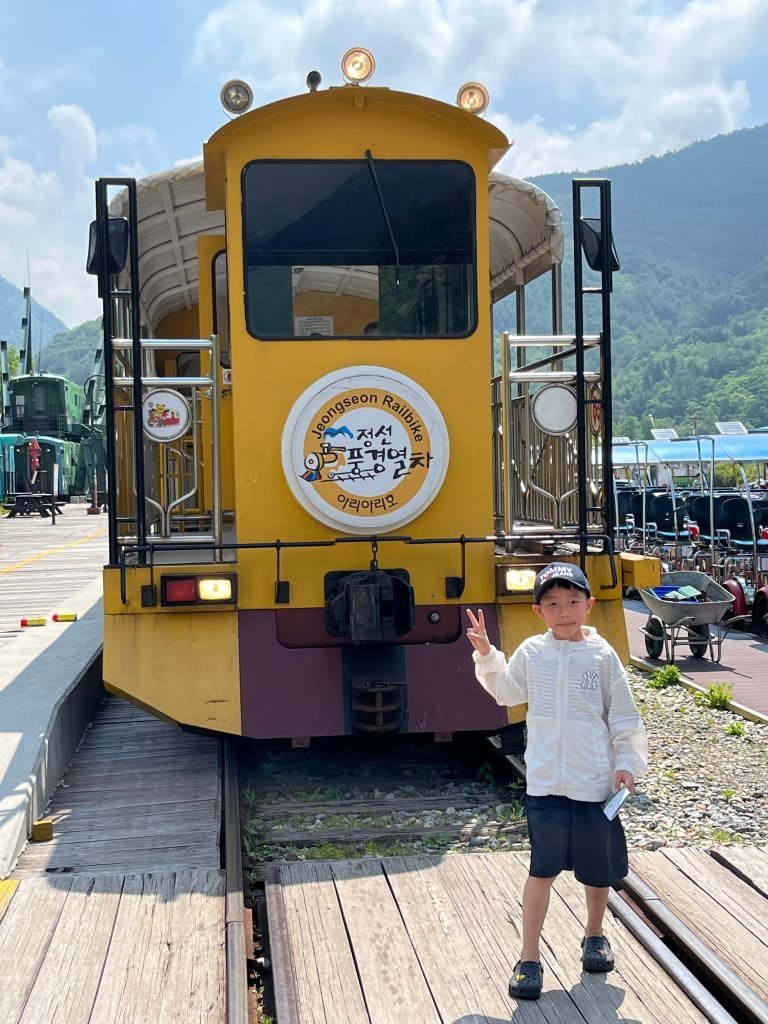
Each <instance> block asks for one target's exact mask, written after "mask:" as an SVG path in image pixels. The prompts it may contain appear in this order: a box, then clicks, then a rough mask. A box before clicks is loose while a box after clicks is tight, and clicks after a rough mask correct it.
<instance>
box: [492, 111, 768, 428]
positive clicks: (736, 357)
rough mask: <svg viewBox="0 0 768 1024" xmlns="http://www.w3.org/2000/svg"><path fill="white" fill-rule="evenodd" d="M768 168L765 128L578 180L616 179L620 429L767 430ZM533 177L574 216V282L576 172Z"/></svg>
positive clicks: (567, 270)
mask: <svg viewBox="0 0 768 1024" xmlns="http://www.w3.org/2000/svg"><path fill="white" fill-rule="evenodd" d="M767 168H768V126H762V127H760V128H754V129H748V130H743V131H738V132H733V133H732V134H730V135H724V136H719V137H718V138H716V139H712V140H710V141H708V142H700V143H696V144H695V145H693V146H689V147H688V148H686V149H684V150H681V151H680V152H679V153H672V154H668V155H667V156H664V157H659V158H652V159H649V160H644V161H642V162H641V163H637V164H631V165H626V166H621V167H611V168H608V169H605V170H597V171H591V172H589V173H588V174H584V175H581V176H582V177H590V178H591V177H602V176H605V177H608V178H610V179H611V181H612V207H613V226H614V239H615V243H616V247H617V250H618V254H619V258H620V260H621V271H620V272H619V273H617V274H616V275H614V292H613V317H612V321H613V338H614V345H613V366H614V408H615V424H614V426H615V429H616V432H617V433H621V434H629V435H632V436H635V437H637V436H642V435H645V436H647V423H646V424H645V427H646V429H641V424H640V423H639V422H638V421H639V420H640V419H641V418H642V417H643V416H646V415H648V414H650V415H652V416H653V417H654V419H655V422H656V425H657V426H658V425H661V424H663V425H669V426H675V427H677V428H678V431H679V432H682V431H695V432H701V431H705V430H713V429H714V421H715V420H717V419H726V420H728V419H740V420H743V421H744V423H746V424H747V425H748V426H750V427H757V426H763V425H764V424H766V423H768V409H766V395H768V344H766V343H767V342H768V204H766V202H765V181H766V169H767ZM535 180H536V184H538V185H539V186H540V187H541V188H543V189H544V190H545V191H546V192H548V193H549V194H550V195H551V196H552V198H553V199H554V200H555V201H556V202H557V204H558V206H560V208H561V210H562V211H563V214H564V216H565V218H566V221H567V227H566V238H567V241H568V249H567V252H568V255H567V257H566V261H567V262H566V268H565V269H564V275H563V279H564V282H565V281H567V280H568V279H569V278H570V275H571V274H572V269H571V268H572V262H571V259H570V252H571V248H572V245H571V236H572V226H571V216H570V211H571V176H570V175H563V174H558V175H547V176H544V177H541V178H538V179H535ZM507 301H509V300H507ZM568 303H569V305H567V306H566V323H572V312H571V308H572V300H570V299H569V300H568ZM510 313H511V310H510ZM512 322H513V321H512ZM497 323H498V320H497ZM529 329H531V327H530V325H529Z"/></svg>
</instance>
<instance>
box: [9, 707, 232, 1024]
mask: <svg viewBox="0 0 768 1024" xmlns="http://www.w3.org/2000/svg"><path fill="white" fill-rule="evenodd" d="M219 760H220V759H219V743H218V740H216V739H212V738H209V737H204V736H197V735H193V734H190V733H183V732H181V731H180V730H179V729H176V728H174V727H173V726H170V725H167V724H166V723H165V722H161V721H159V720H158V719H156V718H153V717H152V716H151V715H149V714H147V713H146V712H144V711H141V710H139V709H138V708H135V707H133V705H131V704H128V703H127V702H125V701H122V700H120V699H119V698H117V697H107V698H106V700H105V701H104V704H103V705H102V707H101V709H100V711H99V713H98V714H97V716H96V718H95V719H94V722H93V725H92V726H91V728H90V729H89V730H88V732H87V733H86V736H85V738H84V739H83V742H82V743H81V745H80V748H79V749H78V751H77V753H76V754H75V756H74V758H73V760H72V762H71V764H70V766H69V768H68V769H67V772H66V775H65V776H64V782H63V784H62V785H61V786H59V788H58V789H57V790H56V792H55V794H54V796H53V799H52V801H51V805H50V807H49V808H48V810H47V811H46V817H50V818H52V819H53V828H54V838H53V839H52V840H51V841H49V842H42V843H35V842H31V843H29V845H28V846H27V848H26V849H25V850H24V852H23V853H22V854H21V856H20V858H19V861H18V864H17V867H16V870H15V872H14V874H13V877H14V878H27V877H30V876H35V875H37V876H39V875H45V874H48V875H52V874H60V873H67V874H68V873H72V872H85V873H94V872H100V871H104V872H110V873H121V874H128V873H136V872H143V871H168V870H180V869H182V868H207V869H218V867H219V834H220V829H221V776H220V763H219ZM0 1022H2V1017H1V1016H0Z"/></svg>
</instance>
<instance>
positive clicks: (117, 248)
mask: <svg viewBox="0 0 768 1024" xmlns="http://www.w3.org/2000/svg"><path fill="white" fill-rule="evenodd" d="M97 226H98V221H95V220H92V221H91V226H90V228H89V230H88V259H87V260H86V263H85V272H86V273H87V274H98V272H99V244H98V238H99V236H98V232H97ZM108 234H109V255H108V264H109V273H110V274H119V273H120V271H121V270H122V269H123V268H124V267H125V264H126V263H127V262H128V220H127V218H126V217H110V218H109V228H108Z"/></svg>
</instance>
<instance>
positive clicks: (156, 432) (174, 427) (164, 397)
mask: <svg viewBox="0 0 768 1024" xmlns="http://www.w3.org/2000/svg"><path fill="white" fill-rule="evenodd" d="M141 412H142V420H143V426H144V433H145V434H146V435H147V437H151V438H152V440H153V441H160V442H161V443H164V442H167V441H176V440H177V439H178V438H180V437H182V436H183V435H184V434H186V432H187V429H188V427H189V423H190V420H191V418H192V417H191V413H190V409H189V403H188V402H187V400H186V398H185V397H184V396H183V395H181V394H179V392H178V391H171V390H169V389H167V388H156V389H155V390H154V391H150V392H148V394H146V395H145V396H144V401H143V402H142V403H141Z"/></svg>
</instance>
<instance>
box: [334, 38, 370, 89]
mask: <svg viewBox="0 0 768 1024" xmlns="http://www.w3.org/2000/svg"><path fill="white" fill-rule="evenodd" d="M341 70H342V74H343V75H344V77H345V78H346V80H347V81H348V82H355V83H360V82H367V81H368V79H369V78H372V77H373V72H374V71H375V70H376V61H375V60H374V59H373V54H372V53H371V51H370V50H364V49H363V48H362V46H356V47H355V48H354V49H353V50H347V52H346V53H345V54H344V56H343V57H342V58H341Z"/></svg>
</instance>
